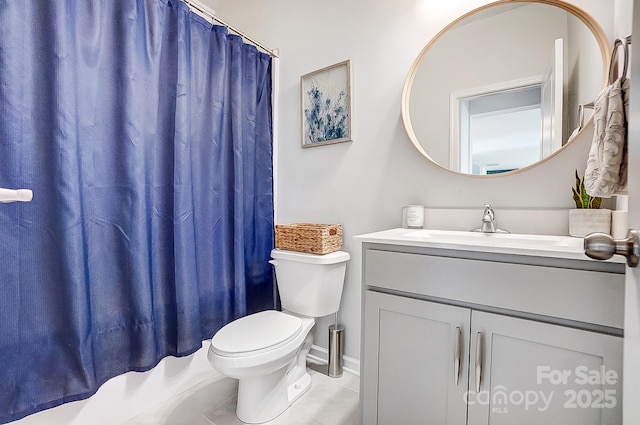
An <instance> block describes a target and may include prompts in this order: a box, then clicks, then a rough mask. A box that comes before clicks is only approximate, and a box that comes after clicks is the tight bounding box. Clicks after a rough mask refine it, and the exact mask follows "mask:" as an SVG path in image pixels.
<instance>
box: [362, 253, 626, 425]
mask: <svg viewBox="0 0 640 425" xmlns="http://www.w3.org/2000/svg"><path fill="white" fill-rule="evenodd" d="M623 273H624V266H623V265H622V264H614V263H598V262H594V261H590V260H586V259H585V260H575V259H571V260H569V259H558V258H545V257H534V256H522V255H507V254H504V253H501V254H495V253H481V252H480V253H479V252H473V251H465V250H455V249H434V248H429V247H426V248H425V247H411V246H394V245H387V244H376V243H370V242H365V243H363V284H364V295H363V352H362V358H361V362H362V376H361V402H362V419H363V421H362V423H363V425H372V424H379V425H387V424H394V425H395V424H403V425H411V424H437V425H444V424H447V425H463V424H469V425H476V424H491V425H499V424H505V425H506V424H518V425H527V424H532V425H533V424H536V425H538V424H562V425H573V424H576V425H586V424H594V425H595V424H621V423H622V418H621V411H622V410H621V403H622V394H621V389H622V382H621V377H622V373H621V372H622V337H621V335H622V327H623V322H622V320H623V311H622V309H623V307H622V306H623V296H624V274H623Z"/></svg>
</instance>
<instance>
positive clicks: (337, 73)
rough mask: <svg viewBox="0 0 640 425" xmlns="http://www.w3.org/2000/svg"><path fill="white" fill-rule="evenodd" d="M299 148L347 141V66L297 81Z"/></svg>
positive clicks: (349, 89)
mask: <svg viewBox="0 0 640 425" xmlns="http://www.w3.org/2000/svg"><path fill="white" fill-rule="evenodd" d="M300 86H301V93H302V147H303V148H309V147H313V146H321V145H328V144H332V143H340V142H349V141H351V138H352V136H351V109H352V105H351V62H350V61H349V60H346V61H344V62H340V63H337V64H335V65H331V66H327V67H325V68H322V69H319V70H317V71H313V72H310V73H308V74H305V75H303V76H302V77H300Z"/></svg>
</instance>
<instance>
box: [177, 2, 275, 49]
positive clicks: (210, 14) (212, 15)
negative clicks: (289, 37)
mask: <svg viewBox="0 0 640 425" xmlns="http://www.w3.org/2000/svg"><path fill="white" fill-rule="evenodd" d="M183 1H184V2H185V3H186V4H187V6H189V7H190V8H192V9H194V10H195V11H196V12H200V13H202V14H204V15H206V17H208V18H211V19H213V20H214V21H216V22H219V23H220V24H222V25H223V26H225V27H227V28H229V30H231V31H233V32H234V33H236V34H238V35H239V36H240V37H242V38H244V39H246V40H248V41H249V42H251V44H254V45H255V46H256V47H259V48H261V49H262V50H264V51H265V52H266V53H268V54H269V55H270V56H271V57H273V58H277V57H278V54H277V52H276V51H275V50H271V49H269V48H268V47H265V46H264V45H263V44H261V43H260V42H258V41H256V40H254V39H253V38H251V37H249V36H248V35H247V34H245V33H243V32H242V31H239V30H238V29H236V28H234V27H233V26H231V25H229V24H228V23H226V22H225V21H223V20H222V19H220V18H218V17H217V16H216V12H215V11H213V10H212V9H210V8H208V7H207V6H204V5H202V4H199V3H196V2H194V1H193V0H183Z"/></svg>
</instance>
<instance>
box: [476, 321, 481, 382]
mask: <svg viewBox="0 0 640 425" xmlns="http://www.w3.org/2000/svg"><path fill="white" fill-rule="evenodd" d="M481 381H482V332H478V338H477V340H476V392H478V393H479V392H480V383H481Z"/></svg>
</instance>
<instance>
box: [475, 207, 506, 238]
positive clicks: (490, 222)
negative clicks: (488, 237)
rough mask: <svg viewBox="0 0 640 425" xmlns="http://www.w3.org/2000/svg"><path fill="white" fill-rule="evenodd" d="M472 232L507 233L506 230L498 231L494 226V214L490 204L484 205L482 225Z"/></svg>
mask: <svg viewBox="0 0 640 425" xmlns="http://www.w3.org/2000/svg"><path fill="white" fill-rule="evenodd" d="M472 232H482V233H509V232H508V231H506V230H502V229H498V227H497V226H496V213H495V212H494V211H493V207H492V206H491V204H484V212H483V213H482V225H481V226H480V227H478V228H477V229H473V230H472Z"/></svg>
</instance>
